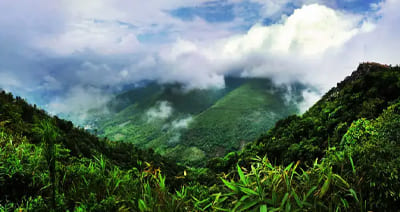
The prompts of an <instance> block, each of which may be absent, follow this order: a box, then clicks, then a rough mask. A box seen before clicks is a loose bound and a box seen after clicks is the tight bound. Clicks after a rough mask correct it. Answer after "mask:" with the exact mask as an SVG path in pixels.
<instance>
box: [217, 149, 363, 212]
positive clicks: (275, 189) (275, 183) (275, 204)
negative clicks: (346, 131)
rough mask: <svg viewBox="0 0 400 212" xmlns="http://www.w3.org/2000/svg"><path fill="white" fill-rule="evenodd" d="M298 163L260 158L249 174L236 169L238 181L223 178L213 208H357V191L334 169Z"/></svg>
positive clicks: (253, 209) (293, 209)
mask: <svg viewBox="0 0 400 212" xmlns="http://www.w3.org/2000/svg"><path fill="white" fill-rule="evenodd" d="M298 165H299V162H297V163H296V164H294V163H291V164H289V165H288V166H286V167H283V166H273V165H272V164H271V163H270V162H269V161H268V159H266V158H265V157H264V158H263V159H260V158H258V159H257V160H256V162H255V163H253V164H252V165H251V170H249V171H246V170H245V169H243V168H241V167H240V166H239V165H238V166H237V173H238V175H239V179H237V180H234V179H231V180H230V181H228V180H225V179H222V182H223V183H224V185H225V187H226V189H224V190H223V192H222V193H221V192H220V193H217V194H214V195H213V197H214V198H213V199H211V200H212V208H214V209H215V210H217V211H219V210H221V211H224V210H225V209H226V208H232V209H233V210H234V211H266V210H268V211H298V210H302V211H309V210H317V211H338V210H339V211H341V210H355V209H357V206H358V205H359V204H358V199H357V196H354V195H357V194H355V193H354V190H353V189H352V188H351V187H350V185H349V183H348V182H346V181H345V180H344V179H343V178H342V177H341V176H340V175H338V174H336V173H334V172H333V171H332V167H331V166H329V165H328V164H326V163H324V162H322V163H318V161H315V163H314V164H313V166H312V167H309V168H308V169H307V170H303V169H299V167H298Z"/></svg>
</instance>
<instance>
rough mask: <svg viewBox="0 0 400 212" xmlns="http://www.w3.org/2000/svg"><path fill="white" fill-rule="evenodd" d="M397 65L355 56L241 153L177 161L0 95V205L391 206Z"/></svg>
mask: <svg viewBox="0 0 400 212" xmlns="http://www.w3.org/2000/svg"><path fill="white" fill-rule="evenodd" d="M399 96H400V68H399V67H386V66H382V65H379V64H369V63H367V64H361V65H360V67H359V68H358V70H357V71H356V72H354V73H353V75H352V76H351V77H349V78H347V79H346V80H344V81H343V82H342V83H339V84H338V86H337V87H336V88H333V89H332V90H331V91H329V92H328V93H327V94H326V95H325V96H324V97H323V98H322V99H321V100H320V101H319V102H318V103H317V104H316V105H314V106H313V107H312V108H311V109H310V110H309V111H308V112H307V113H305V114H304V115H302V116H291V117H288V118H287V119H284V120H282V121H280V122H278V123H277V124H276V126H275V127H274V128H273V129H271V130H269V131H268V132H267V133H266V135H264V136H262V137H260V138H259V139H258V140H257V141H255V142H253V143H251V144H250V145H248V146H247V147H246V148H245V149H244V150H243V151H242V152H232V153H229V154H227V155H226V156H225V157H223V158H215V159H212V160H210V161H209V162H208V166H207V168H189V167H180V166H177V165H175V164H174V163H172V162H170V161H168V160H166V159H165V158H163V157H161V156H159V155H157V154H154V153H153V152H151V151H144V150H140V149H137V148H135V147H134V146H132V145H130V144H125V143H114V142H111V141H108V140H104V139H98V138H96V137H94V136H92V135H90V134H88V133H86V132H85V131H84V130H82V129H78V128H74V127H73V126H72V124H71V123H70V122H66V121H63V120H60V119H58V118H56V117H53V118H50V117H49V116H47V115H46V114H45V113H44V112H43V111H40V110H37V109H35V107H32V106H30V105H28V104H26V103H25V101H23V100H21V99H20V98H17V99H15V98H13V97H12V96H11V94H6V93H5V92H3V93H1V95H0V103H1V104H0V112H1V113H0V114H1V116H0V211H49V210H56V211H58V210H62V211H64V210H69V211H368V210H373V211H395V210H398V209H399V205H400V202H399V199H400V183H399V182H400V181H399V179H398V178H399V169H400V165H399V164H400V145H399V144H400V141H399V139H400V136H399V129H400V99H399Z"/></svg>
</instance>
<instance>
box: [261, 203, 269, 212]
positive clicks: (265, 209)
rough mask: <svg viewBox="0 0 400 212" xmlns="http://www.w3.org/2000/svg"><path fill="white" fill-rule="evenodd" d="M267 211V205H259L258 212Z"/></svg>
mask: <svg viewBox="0 0 400 212" xmlns="http://www.w3.org/2000/svg"><path fill="white" fill-rule="evenodd" d="M267 211H268V209H267V205H261V206H260V212H267Z"/></svg>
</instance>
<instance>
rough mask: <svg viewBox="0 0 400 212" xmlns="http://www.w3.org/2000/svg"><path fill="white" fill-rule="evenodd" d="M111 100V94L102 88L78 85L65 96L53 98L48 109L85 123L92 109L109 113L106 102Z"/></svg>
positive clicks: (76, 121)
mask: <svg viewBox="0 0 400 212" xmlns="http://www.w3.org/2000/svg"><path fill="white" fill-rule="evenodd" d="M110 100H111V95H106V94H105V93H104V92H103V91H102V90H100V89H97V88H94V87H81V86H76V87H73V88H71V89H70V90H69V91H68V92H66V94H65V95H64V96H59V97H56V98H54V99H53V101H51V102H50V103H49V104H48V105H47V106H46V109H47V110H48V111H49V112H50V113H51V114H62V115H64V116H65V115H66V116H69V118H72V119H73V120H74V122H75V123H78V124H83V123H84V122H85V121H86V119H87V118H88V116H89V113H90V111H91V110H94V109H96V110H99V111H97V112H98V113H107V112H108V111H107V109H106V107H105V104H106V103H108V102H109V101H110Z"/></svg>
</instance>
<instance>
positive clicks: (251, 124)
mask: <svg viewBox="0 0 400 212" xmlns="http://www.w3.org/2000/svg"><path fill="white" fill-rule="evenodd" d="M224 80H225V87H224V88H207V89H199V88H193V89H190V90H188V89H186V88H185V86H184V85H183V84H179V83H172V84H171V83H170V84H163V85H159V84H157V83H156V82H149V83H144V85H142V86H138V87H135V88H132V89H129V90H127V91H125V92H123V93H121V94H118V95H116V96H115V97H114V98H112V99H111V100H110V101H109V102H108V104H107V107H106V108H107V109H106V111H107V113H105V114H104V113H103V114H102V111H104V110H105V109H104V107H101V109H99V110H92V111H90V112H89V114H88V116H87V117H88V118H87V120H86V125H88V126H91V127H92V128H93V129H96V133H97V135H99V136H100V137H107V138H110V139H111V140H113V141H123V142H129V143H134V144H135V145H136V146H138V147H142V148H152V149H154V151H155V152H157V153H159V154H161V155H163V156H166V157H168V158H171V159H173V160H174V161H177V162H179V163H182V164H186V165H190V166H204V165H205V161H206V160H207V158H210V157H217V156H224V155H225V154H226V153H228V152H231V151H237V150H240V149H241V148H243V146H244V145H245V144H247V143H249V142H251V141H253V140H254V139H256V138H257V137H258V136H259V135H260V134H261V133H262V132H265V131H267V130H268V129H270V128H272V127H273V126H274V124H275V122H277V121H278V120H280V119H282V118H285V117H287V116H288V115H291V114H295V113H297V112H298V107H297V104H298V103H299V102H301V100H302V92H303V91H304V90H306V88H307V87H306V86H305V85H302V84H300V83H291V84H290V85H286V84H285V85H276V84H275V83H273V82H272V81H271V80H270V79H266V78H238V77H225V79H224Z"/></svg>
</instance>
